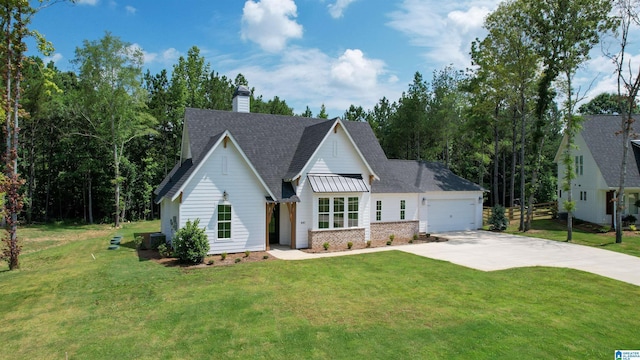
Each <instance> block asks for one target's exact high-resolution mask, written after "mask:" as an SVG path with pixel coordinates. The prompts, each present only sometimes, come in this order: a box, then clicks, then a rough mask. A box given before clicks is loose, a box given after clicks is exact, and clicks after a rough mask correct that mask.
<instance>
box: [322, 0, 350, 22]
mask: <svg viewBox="0 0 640 360" xmlns="http://www.w3.org/2000/svg"><path fill="white" fill-rule="evenodd" d="M355 1H356V0H336V2H335V3H334V4H329V5H328V8H329V14H330V15H331V17H332V18H334V19H338V18H341V17H342V15H344V10H345V9H346V8H347V6H349V5H350V4H351V3H352V2H355Z"/></svg>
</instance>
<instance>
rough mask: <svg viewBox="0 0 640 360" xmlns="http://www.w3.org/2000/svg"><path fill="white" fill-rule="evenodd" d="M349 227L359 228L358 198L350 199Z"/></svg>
mask: <svg viewBox="0 0 640 360" xmlns="http://www.w3.org/2000/svg"><path fill="white" fill-rule="evenodd" d="M348 216H349V227H357V226H358V198H357V197H350V198H349V215H348Z"/></svg>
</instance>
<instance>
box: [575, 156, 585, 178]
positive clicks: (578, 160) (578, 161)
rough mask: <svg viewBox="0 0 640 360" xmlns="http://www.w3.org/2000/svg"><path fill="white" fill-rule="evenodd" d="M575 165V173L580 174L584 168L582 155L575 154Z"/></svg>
mask: <svg viewBox="0 0 640 360" xmlns="http://www.w3.org/2000/svg"><path fill="white" fill-rule="evenodd" d="M575 165H576V175H582V174H583V170H584V159H583V157H582V155H578V156H576V159H575Z"/></svg>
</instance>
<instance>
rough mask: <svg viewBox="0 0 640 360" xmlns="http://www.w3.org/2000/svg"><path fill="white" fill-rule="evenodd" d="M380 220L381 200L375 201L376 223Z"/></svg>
mask: <svg viewBox="0 0 640 360" xmlns="http://www.w3.org/2000/svg"><path fill="white" fill-rule="evenodd" d="M381 220H382V200H378V201H376V221H381Z"/></svg>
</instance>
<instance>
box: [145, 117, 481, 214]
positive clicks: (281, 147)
mask: <svg viewBox="0 0 640 360" xmlns="http://www.w3.org/2000/svg"><path fill="white" fill-rule="evenodd" d="M334 122H335V119H332V120H326V119H314V118H304V117H297V116H281V115H270V114H256V113H238V112H229V111H219V110H203V109H192V108H188V109H187V110H186V111H185V127H186V128H187V129H188V131H189V140H190V146H191V154H192V156H193V158H192V159H191V161H185V162H184V163H183V164H182V165H180V166H179V165H176V167H175V168H174V169H173V170H172V171H171V173H169V175H168V176H167V177H166V178H165V179H164V180H163V182H162V183H161V184H160V185H159V186H158V188H157V189H156V190H155V193H156V195H157V197H156V201H157V202H159V201H160V200H161V199H162V198H163V197H165V196H168V197H172V196H173V195H175V194H176V192H177V191H178V190H179V189H180V187H181V186H182V184H183V183H184V181H186V179H187V178H188V177H189V175H190V174H191V172H193V171H194V169H195V168H196V167H197V166H198V164H199V162H200V161H202V159H203V157H204V155H206V153H207V152H208V150H209V149H210V148H211V146H213V144H215V142H216V141H217V140H218V139H219V137H220V136H221V135H222V133H224V132H225V131H229V133H230V134H231V135H232V136H233V138H234V139H235V140H236V141H237V142H238V145H239V146H240V148H241V149H242V150H243V151H244V153H245V154H246V155H247V158H248V159H249V161H250V162H251V164H252V165H253V166H254V167H255V169H256V171H257V172H258V174H259V175H260V176H261V177H262V179H263V180H264V182H265V183H266V185H267V187H269V189H270V190H271V192H272V193H273V194H274V195H275V196H276V198H277V199H275V200H276V201H280V202H286V201H298V198H297V196H296V194H295V191H294V189H293V187H292V185H291V184H290V183H288V182H287V181H286V180H289V179H291V177H293V176H295V175H297V174H298V173H299V172H300V171H301V170H302V168H303V167H304V165H305V164H306V163H307V161H308V160H309V158H310V157H311V155H312V154H313V153H314V151H315V150H316V149H317V147H318V146H319V145H320V143H321V142H322V140H323V139H324V137H325V136H326V135H327V133H328V131H329V130H330V129H331V126H332V125H333V123H334ZM343 124H344V126H345V128H346V129H347V131H348V132H349V134H350V135H351V138H352V139H353V141H354V142H355V144H356V146H357V147H358V149H359V150H360V152H361V153H362V154H363V156H364V157H365V160H366V161H367V163H368V164H369V166H371V168H372V170H373V171H374V172H375V173H376V175H378V176H379V177H380V180H379V181H374V183H373V185H372V187H371V191H372V192H373V193H419V192H422V191H427V189H434V190H438V189H439V190H443V191H452V190H453V191H455V190H458V191H459V190H469V189H474V190H477V189H480V187H479V186H477V185H475V184H472V183H470V182H468V181H466V180H464V179H461V178H459V177H457V176H456V175H454V174H453V173H451V172H450V171H449V170H448V169H445V168H438V167H437V166H436V165H433V166H431V165H428V164H427V163H421V162H417V161H399V160H388V159H387V157H386V155H385V154H384V151H383V150H382V148H381V147H380V144H379V143H378V140H377V139H376V137H375V134H374V133H373V131H372V130H371V127H370V126H369V124H368V123H364V122H352V121H345V122H343ZM407 174H414V175H411V176H407ZM416 179H422V180H421V181H420V182H416V181H417V180H416ZM427 179H431V180H427ZM429 181H434V182H435V183H434V185H427V183H428V182H429ZM472 185H474V186H475V187H473V186H472ZM423 188H424V189H423Z"/></svg>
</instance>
